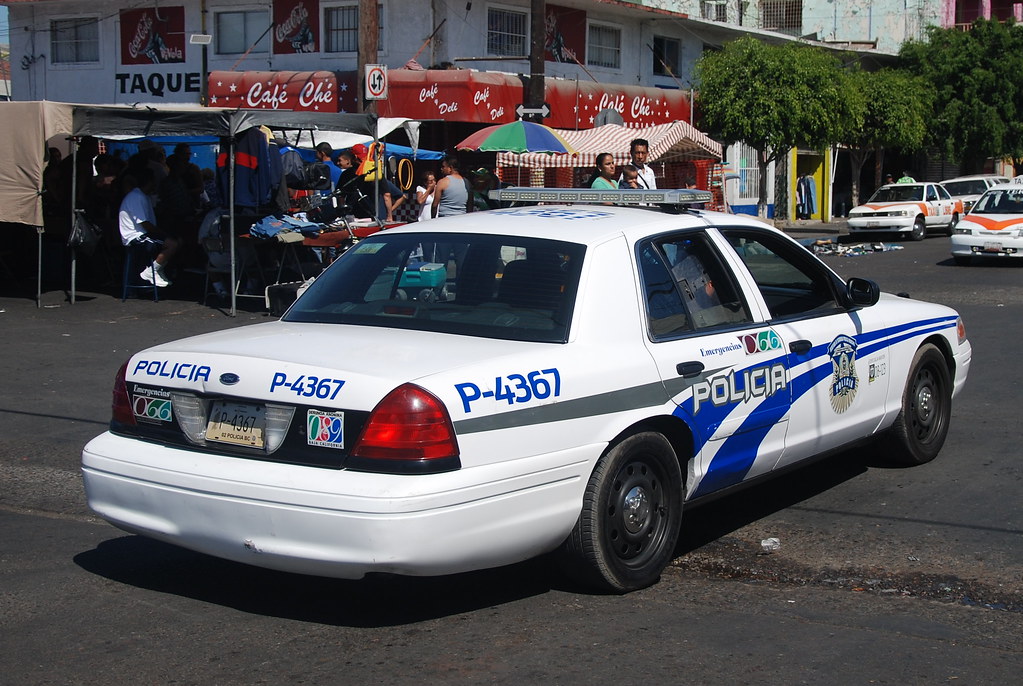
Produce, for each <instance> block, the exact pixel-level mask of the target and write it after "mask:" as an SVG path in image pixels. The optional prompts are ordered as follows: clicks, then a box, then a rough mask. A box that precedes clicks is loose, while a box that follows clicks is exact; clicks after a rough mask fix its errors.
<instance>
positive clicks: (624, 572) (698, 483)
mask: <svg viewBox="0 0 1023 686" xmlns="http://www.w3.org/2000/svg"><path fill="white" fill-rule="evenodd" d="M496 193H498V194H499V195H500V197H501V198H502V199H503V200H520V201H521V200H544V199H549V200H551V201H557V200H559V199H562V200H597V201H600V200H609V199H611V200H617V201H625V200H627V199H629V200H631V201H641V202H646V203H663V202H675V203H678V202H680V201H691V202H701V201H706V200H707V198H706V197H704V196H705V195H706V194H705V193H703V192H700V191H690V192H686V191H639V192H637V191H629V192H627V191H610V192H601V193H594V192H589V191H570V190H557V189H549V190H538V189H511V190H503V191H498V192H496ZM420 251H422V254H423V255H424V256H425V257H426V259H427V260H428V262H427V263H426V268H424V265H423V264H418V263H417V264H410V256H412V255H418V254H420ZM432 265H445V266H446V268H445V269H443V271H440V273H441V274H443V275H442V276H440V277H436V276H434V275H435V274H437V273H438V272H439V270H438V269H437V268H435V267H434V268H430V267H431V266H432ZM970 357H971V348H970V344H969V342H968V341H967V339H966V336H965V331H964V328H963V324H962V322H961V321H960V318H959V316H958V315H957V314H956V312H955V311H953V310H951V309H949V308H947V307H944V306H941V305H933V304H927V303H922V302H917V301H913V300H909V299H905V298H899V297H894V296H890V295H885V294H879V293H878V290H877V286H876V285H875V284H873V283H872V282H870V281H866V280H864V279H857V278H854V279H850V280H849V281H848V282H845V283H843V282H842V281H841V280H840V279H839V278H838V277H837V276H836V275H835V274H834V273H833V272H832V271H831V270H830V269H828V267H826V266H825V265H824V264H823V263H822V262H821V261H820V260H818V259H817V258H816V257H814V256H813V255H812V254H811V253H810V252H809V251H807V250H806V249H805V248H803V247H802V246H800V245H799V244H797V243H795V242H793V241H792V240H790V239H789V238H787V237H786V236H785V235H783V234H782V233H780V232H778V231H777V230H775V229H773V228H769V227H766V226H764V225H763V224H762V223H760V222H757V221H755V220H753V219H751V218H743V217H740V216H735V215H727V214H718V213H711V212H706V213H704V212H693V211H682V212H681V213H675V214H669V213H661V212H659V211H658V210H657V209H656V208H627V207H611V206H600V205H590V206H586V205H564V206H563V205H539V206H523V207H512V208H508V209H499V210H493V211H489V212H486V213H475V214H468V215H465V216H462V217H455V218H447V219H442V220H437V221H430V222H427V223H425V224H424V223H420V224H414V225H409V226H405V227H399V228H395V229H390V230H387V231H382V232H379V233H377V234H375V235H374V236H372V237H371V238H369V239H367V240H364V241H362V242H361V243H358V244H357V245H356V246H355V247H354V248H352V249H351V250H349V251H348V252H347V253H345V254H344V255H343V256H342V257H341V258H340V259H339V260H338V261H337V262H335V263H334V264H333V265H332V266H331V267H330V268H328V269H327V270H326V271H325V272H324V273H323V274H322V275H321V276H320V277H319V278H318V279H317V280H316V281H315V282H314V283H313V284H312V286H311V287H310V288H309V290H308V291H307V292H306V293H305V294H303V295H302V296H301V297H300V298H299V299H298V300H297V301H296V302H295V304H294V305H293V306H292V307H291V309H290V310H288V312H287V313H286V314H285V315H284V316H283V317H282V319H281V320H280V321H279V322H270V323H264V324H258V325H255V326H251V327H247V328H241V329H232V330H229V331H223V332H219V333H212V334H207V335H203V336H197V337H194V338H188V339H184V340H180V341H176V342H173V343H167V344H164V345H159V346H156V347H154V348H150V349H148V350H144V351H142V352H140V353H138V354H136V355H134V356H132V357H131V359H130V360H129V361H128V362H127V363H126V364H125V365H124V367H123V369H122V370H121V372H120V373H119V375H118V377H117V379H116V382H115V391H114V404H113V418H112V421H111V424H110V430H109V431H107V432H105V433H103V434H102V435H100V436H98V437H96V438H95V439H93V440H92V441H91V442H90V443H89V444H88V445H87V446H86V447H85V449H84V452H83V456H82V461H83V471H84V476H85V486H86V492H87V496H88V500H89V504H90V505H91V507H92V508H93V509H94V510H95V511H96V512H97V513H99V514H100V515H101V516H103V517H104V518H106V519H107V520H109V521H110V522H112V523H113V524H115V525H116V526H118V527H121V528H123V529H125V530H127V531H131V532H137V533H140V534H143V535H146V536H151V537H154V538H157V539H161V540H164V541H169V542H172V543H176V544H179V545H181V546H185V547H187V548H192V549H194V550H198V551H202V552H205V553H209V554H211V555H216V556H220V557H223V558H227V559H231V560H237V561H241V562H246V563H250V564H253V565H259V566H263V567H269V568H274V569H280V570H288V571H293V572H301V573H309V574H318V575H325V576H335V577H342V578H359V577H362V576H363V575H365V574H367V573H371V572H391V573H398V574H407V575H436V574H447V573H453V572H461V571H466V570H472V569H480V568H486V567H493V566H497V565H504V564H508V563H512V562H516V561H519V560H524V559H526V558H530V557H532V556H535V555H539V554H542V553H546V552H550V551H557V553H558V555H559V556H560V558H561V560H562V561H563V563H564V567H565V568H566V570H568V571H569V572H570V573H571V574H572V575H573V576H574V577H575V578H577V579H579V580H581V581H582V582H584V583H586V584H588V585H591V586H594V587H597V588H602V589H605V590H612V591H618V592H622V591H628V590H631V589H635V588H639V587H642V586H644V585H647V584H650V583H653V582H654V581H656V579H657V578H658V575H659V573H660V572H661V570H662V569H663V568H664V566H665V565H667V564H668V563H669V562H670V560H671V559H672V555H673V551H674V547H675V543H676V540H677V537H678V533H679V526H680V520H681V516H682V509H683V503H689V502H696V501H698V500H701V499H704V498H706V497H709V496H714V495H718V494H720V493H723V492H725V491H727V490H729V489H733V488H738V487H741V486H745V485H749V484H751V483H754V482H757V481H760V480H761V479H762V478H764V477H769V476H771V475H772V474H776V473H778V472H780V471H782V470H785V469H787V468H789V467H792V466H794V465H797V464H798V463H801V462H804V461H806V460H809V459H811V458H813V457H815V456H819V455H821V454H823V453H827V452H829V451H832V450H834V449H837V448H840V447H843V446H848V445H851V444H854V443H856V442H858V441H862V440H864V439H868V438H871V437H874V436H884V437H885V438H886V439H888V442H889V444H890V445H891V446H893V447H892V450H893V452H892V455H893V456H894V457H895V458H896V459H898V460H901V461H903V462H906V463H912V464H917V463H923V462H926V461H928V460H930V459H932V458H934V457H935V455H936V454H937V453H938V451H939V450H940V449H941V446H942V444H943V442H944V439H945V435H946V432H947V430H948V426H949V421H950V418H951V404H952V398H953V397H954V396H955V394H956V393H957V392H958V391H959V390H960V388H961V387H962V385H963V383H964V382H965V380H966V376H967V371H968V370H969V366H970Z"/></svg>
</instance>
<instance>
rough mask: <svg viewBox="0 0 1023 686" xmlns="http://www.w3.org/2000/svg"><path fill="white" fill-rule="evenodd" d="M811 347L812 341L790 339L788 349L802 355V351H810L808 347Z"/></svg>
mask: <svg viewBox="0 0 1023 686" xmlns="http://www.w3.org/2000/svg"><path fill="white" fill-rule="evenodd" d="M812 347H813V343H811V342H810V341H792V342H791V343H789V350H790V351H791V352H794V353H796V354H797V355H802V354H804V353H808V352H810V348H812Z"/></svg>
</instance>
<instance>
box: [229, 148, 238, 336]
mask: <svg viewBox="0 0 1023 686" xmlns="http://www.w3.org/2000/svg"><path fill="white" fill-rule="evenodd" d="M228 148H229V150H230V154H229V155H228V163H229V164H230V165H231V168H230V169H229V170H228V172H227V173H228V179H230V182H229V183H228V191H227V201H228V202H229V203H231V204H230V206H229V207H228V216H229V217H230V219H229V220H228V226H229V228H230V231H231V316H232V317H235V316H237V314H238V278H237V275H236V273H235V269H236V266H235V260H236V256H235V251H234V241H235V238H234V136H233V135H232V136H231V139H230V142H229V143H228Z"/></svg>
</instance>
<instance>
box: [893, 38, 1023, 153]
mask: <svg viewBox="0 0 1023 686" xmlns="http://www.w3.org/2000/svg"><path fill="white" fill-rule="evenodd" d="M899 57H900V58H901V61H902V63H903V64H904V65H905V68H906V69H907V70H908V71H910V72H911V73H913V74H916V75H917V76H919V77H921V78H922V79H924V80H925V81H926V82H927V83H928V84H930V87H931V90H932V92H933V95H934V116H933V117H932V119H931V120H930V122H929V123H928V128H929V131H930V136H931V143H932V144H933V145H935V146H936V147H938V148H940V149H942V150H943V151H944V152H945V154H946V155H948V156H949V157H951V158H953V159H957V160H965V161H967V162H971V163H974V164H976V163H977V162H978V161H980V160H983V159H984V158H987V157H1006V156H1012V157H1023V78H1021V76H1020V75H1021V74H1023V26H1021V25H1018V24H1016V23H1015V22H1013V21H1011V20H1010V21H1007V22H1005V23H1004V24H1003V23H1001V22H998V21H988V20H984V19H978V20H977V21H975V22H974V23H973V26H972V27H971V29H970V30H969V31H959V30H956V29H939V28H935V27H931V28H929V29H928V32H927V40H926V41H909V42H907V43H906V44H904V45H903V47H902V49H901V50H900V52H899Z"/></svg>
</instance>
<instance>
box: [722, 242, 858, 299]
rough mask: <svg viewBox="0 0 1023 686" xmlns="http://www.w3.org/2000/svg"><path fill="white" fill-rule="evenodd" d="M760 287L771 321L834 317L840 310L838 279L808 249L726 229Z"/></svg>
mask: <svg viewBox="0 0 1023 686" xmlns="http://www.w3.org/2000/svg"><path fill="white" fill-rule="evenodd" d="M722 233H723V234H724V235H725V237H726V238H727V239H728V242H729V244H730V245H731V246H732V248H733V249H734V250H735V252H736V253H737V254H738V255H739V259H741V260H742V262H743V264H745V265H746V268H747V269H748V270H749V272H750V274H752V275H753V279H754V280H755V281H756V282H757V286H758V287H759V288H760V293H761V294H762V295H763V297H764V300H765V302H766V303H767V308H768V310H769V311H770V314H771V319H786V318H797V317H806V316H818V315H821V314H832V313H834V312H835V311H836V310H838V309H840V306H839V304H838V301H837V299H836V297H835V283H834V277H833V276H832V275H831V274H830V272H828V271H827V270H826V269H825V268H824V267H823V266H822V265H821V264H820V263H818V262H817V261H816V259H815V258H814V257H813V255H811V254H810V252H809V251H807V250H806V249H805V248H803V247H802V246H799V245H795V244H792V243H789V242H788V241H785V240H784V239H782V238H779V237H778V236H772V235H770V234H767V233H763V232H758V231H751V230H743V229H722Z"/></svg>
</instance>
